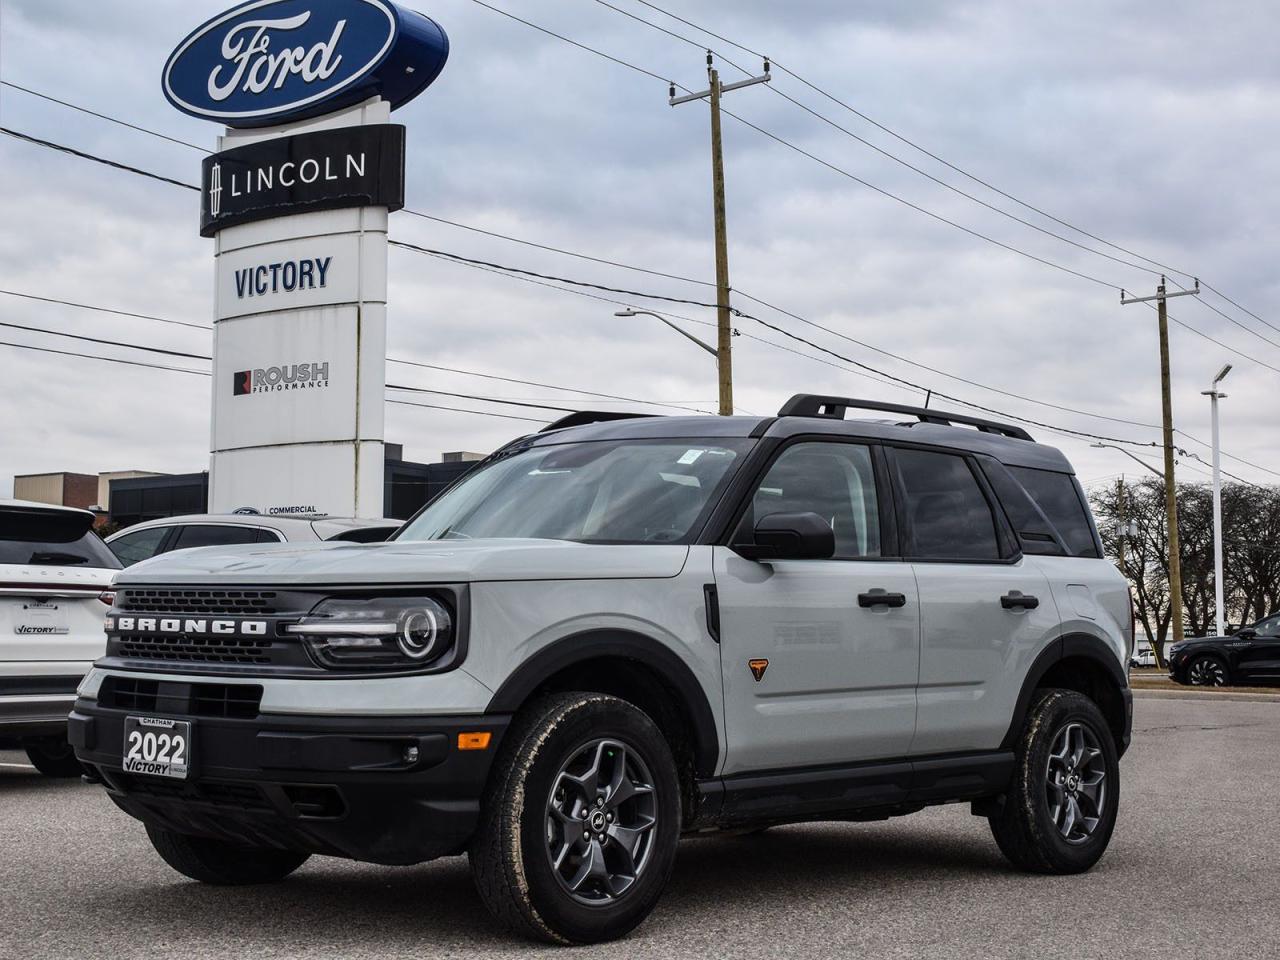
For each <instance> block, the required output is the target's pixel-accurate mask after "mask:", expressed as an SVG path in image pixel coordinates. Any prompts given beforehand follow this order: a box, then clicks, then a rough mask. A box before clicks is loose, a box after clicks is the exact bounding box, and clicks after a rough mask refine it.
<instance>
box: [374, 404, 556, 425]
mask: <svg viewBox="0 0 1280 960" xmlns="http://www.w3.org/2000/svg"><path fill="white" fill-rule="evenodd" d="M387 403H395V404H398V405H400V406H403V407H425V408H427V409H430V410H451V411H453V412H454V413H472V414H475V415H476V416H478V417H500V418H501V419H503V420H523V421H525V422H526V423H543V424H545V423H550V422H551V421H550V420H536V419H534V418H533V417H519V416H516V415H515V414H514V413H494V412H493V411H492V410H468V409H467V408H466V407H446V406H442V405H441V404H438V403H415V402H414V401H412V400H390V399H389V400H387Z"/></svg>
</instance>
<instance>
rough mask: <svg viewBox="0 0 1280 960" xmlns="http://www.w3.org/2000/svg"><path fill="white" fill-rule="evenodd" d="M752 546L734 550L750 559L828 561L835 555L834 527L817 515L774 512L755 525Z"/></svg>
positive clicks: (737, 544)
mask: <svg viewBox="0 0 1280 960" xmlns="http://www.w3.org/2000/svg"><path fill="white" fill-rule="evenodd" d="M754 534H755V535H754V537H753V542H752V543H736V544H734V545H733V550H734V552H735V553H737V554H738V555H739V556H741V557H746V558H747V559H748V560H827V559H829V558H830V557H832V556H833V555H834V554H835V552H836V535H835V532H834V531H833V530H832V529H831V524H829V523H827V521H826V520H824V519H822V517H820V516H818V515H817V514H816V513H771V514H769V515H768V516H764V517H761V518H760V519H759V520H758V521H757V522H756V528H755V531H754Z"/></svg>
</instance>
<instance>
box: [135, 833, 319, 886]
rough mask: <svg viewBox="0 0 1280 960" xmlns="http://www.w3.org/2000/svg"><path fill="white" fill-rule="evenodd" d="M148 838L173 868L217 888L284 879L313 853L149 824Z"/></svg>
mask: <svg viewBox="0 0 1280 960" xmlns="http://www.w3.org/2000/svg"><path fill="white" fill-rule="evenodd" d="M146 826H147V836H148V837H149V838H150V839H151V845H152V846H153V847H155V850H156V853H158V854H160V857H161V859H163V860H164V862H165V863H167V864H168V865H169V866H171V867H173V869H175V870H177V871H178V872H179V873H181V874H183V875H184V876H187V877H190V878H191V879H192V880H199V881H200V882H201V883H209V884H213V885H215V886H223V887H229V886H243V885H246V884H252V883H275V882H276V881H278V880H283V879H284V878H285V877H287V876H288V875H289V874H291V873H293V871H295V870H297V869H298V868H299V867H300V866H302V865H303V864H304V863H306V862H307V859H308V858H309V857H310V854H307V853H296V852H294V851H292V850H271V849H265V848H261V847H242V846H239V845H238V844H234V843H227V842H225V841H222V840H214V839H212V838H209V837H192V836H188V835H186V834H182V833H174V832H173V831H172V830H165V829H164V828H162V827H157V826H153V825H152V824H150V823H148V824H147V825H146Z"/></svg>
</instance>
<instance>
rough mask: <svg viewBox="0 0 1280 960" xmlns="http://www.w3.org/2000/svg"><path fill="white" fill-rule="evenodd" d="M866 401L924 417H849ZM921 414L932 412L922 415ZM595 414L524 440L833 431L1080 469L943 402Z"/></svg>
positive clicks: (1019, 433)
mask: <svg viewBox="0 0 1280 960" xmlns="http://www.w3.org/2000/svg"><path fill="white" fill-rule="evenodd" d="M858 408H861V409H871V408H874V409H875V410H878V411H880V412H889V413H904V414H906V415H908V416H910V417H913V418H916V419H911V420H903V419H900V418H896V417H895V418H893V419H844V417H845V414H846V413H847V412H848V410H850V409H858ZM837 410H838V413H837ZM792 411H795V412H792ZM811 411H815V412H814V414H813V415H806V414H809V413H810V412H811ZM816 411H824V412H816ZM603 416H604V415H602V417H603ZM921 417H926V418H927V419H919V418H921ZM590 418H591V415H590V414H588V413H582V414H574V415H573V417H572V418H565V419H566V420H570V422H571V423H573V424H576V425H572V426H570V425H565V426H563V427H561V426H560V425H559V424H552V425H551V426H550V427H547V428H546V429H545V430H544V431H543V432H542V433H539V434H535V435H534V436H532V437H529V438H526V439H525V441H524V442H525V443H532V444H535V445H542V444H551V443H565V442H566V441H571V440H572V441H585V440H613V439H635V440H644V439H661V438H677V437H689V438H694V437H697V438H704V439H714V438H720V437H722V438H732V437H778V438H787V437H794V436H801V435H829V436H839V437H860V438H864V439H868V440H899V441H906V442H911V443H921V444H928V445H931V446H936V447H943V448H947V449H952V450H960V451H965V452H971V453H983V454H987V455H988V456H991V457H994V458H995V459H997V460H999V461H1000V462H1001V463H1004V464H1007V465H1009V466H1017V467H1032V468H1036V469H1040V470H1054V471H1057V472H1059V473H1074V471H1073V470H1072V467H1071V464H1070V462H1068V460H1067V458H1066V457H1065V456H1064V455H1063V454H1062V452H1061V451H1060V450H1058V449H1057V448H1056V447H1051V446H1047V445H1045V444H1042V443H1036V442H1035V441H1034V440H1033V439H1032V438H1031V437H1030V435H1029V434H1028V433H1027V432H1026V431H1025V430H1023V429H1022V428H1021V427H1018V426H1015V425H1011V424H1004V423H999V422H997V421H990V420H983V419H980V418H977V417H970V416H968V415H966V414H949V413H947V412H946V411H943V410H932V409H929V410H926V409H925V408H922V407H907V406H903V405H901V404H881V403H877V402H874V401H862V400H852V399H848V398H839V397H816V396H809V395H805V394H801V395H798V396H796V397H793V398H792V399H791V400H789V401H788V402H787V404H786V405H785V406H784V407H783V408H782V411H781V414H780V415H779V416H777V417H742V416H735V417H715V416H710V415H707V416H689V417H666V416H636V417H628V418H627V419H614V418H611V419H599V420H594V421H592V422H584V421H587V420H589V419H590Z"/></svg>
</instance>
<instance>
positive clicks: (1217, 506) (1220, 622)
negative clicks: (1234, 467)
mask: <svg viewBox="0 0 1280 960" xmlns="http://www.w3.org/2000/svg"><path fill="white" fill-rule="evenodd" d="M1230 372H1231V364H1229V363H1228V364H1227V365H1226V366H1225V367H1223V368H1222V369H1221V370H1219V371H1218V375H1217V376H1216V377H1214V378H1213V384H1212V385H1211V386H1210V387H1209V389H1208V390H1205V391H1203V394H1204V396H1206V397H1208V398H1209V404H1210V409H1211V410H1212V411H1213V609H1214V625H1215V626H1216V627H1217V630H1218V636H1220V637H1222V636H1226V632H1227V631H1226V622H1225V621H1226V618H1225V616H1224V613H1223V603H1224V600H1223V584H1222V469H1221V465H1220V457H1221V454H1220V450H1219V445H1218V401H1219V400H1223V399H1225V398H1226V396H1227V395H1226V394H1225V393H1222V392H1220V391H1219V390H1218V384H1220V383H1221V382H1222V381H1223V380H1224V379H1225V378H1226V376H1227V374H1228V373H1230Z"/></svg>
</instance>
